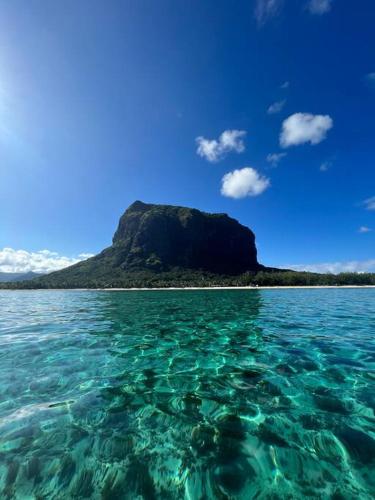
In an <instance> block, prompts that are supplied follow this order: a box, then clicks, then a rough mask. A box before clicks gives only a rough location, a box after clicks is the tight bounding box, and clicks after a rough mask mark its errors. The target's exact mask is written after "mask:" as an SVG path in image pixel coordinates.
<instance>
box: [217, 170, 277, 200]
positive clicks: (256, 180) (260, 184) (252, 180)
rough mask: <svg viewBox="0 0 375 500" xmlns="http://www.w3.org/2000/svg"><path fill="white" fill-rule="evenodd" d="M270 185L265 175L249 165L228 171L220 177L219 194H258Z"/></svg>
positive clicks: (231, 195)
mask: <svg viewBox="0 0 375 500" xmlns="http://www.w3.org/2000/svg"><path fill="white" fill-rule="evenodd" d="M269 185H270V180H269V179H267V177H263V176H261V175H259V173H258V172H257V171H256V170H255V169H254V168H251V167H245V168H242V169H240V170H233V172H228V173H227V174H225V175H224V177H223V178H222V186H221V194H222V195H223V196H228V197H229V198H236V199H239V198H245V197H246V196H258V195H259V194H261V193H263V191H265V190H266V189H267V188H268V187H269Z"/></svg>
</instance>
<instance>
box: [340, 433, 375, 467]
mask: <svg viewBox="0 0 375 500" xmlns="http://www.w3.org/2000/svg"><path fill="white" fill-rule="evenodd" d="M335 434H336V436H337V437H338V438H339V439H340V441H341V442H342V443H343V444H344V445H345V447H346V449H347V450H348V452H349V454H350V456H351V457H352V458H353V459H354V460H358V461H360V462H362V463H363V464H364V465H369V464H371V463H373V462H375V439H373V438H372V437H371V436H369V435H368V434H366V433H365V432H363V431H359V430H357V429H353V427H349V426H348V425H344V426H343V427H340V428H339V429H338V430H337V431H336V433H335Z"/></svg>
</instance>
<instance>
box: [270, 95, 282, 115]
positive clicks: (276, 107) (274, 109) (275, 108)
mask: <svg viewBox="0 0 375 500" xmlns="http://www.w3.org/2000/svg"><path fill="white" fill-rule="evenodd" d="M285 103H286V99H283V100H282V101H276V102H274V103H273V104H271V106H270V107H269V108H268V109H267V113H268V114H269V115H275V114H276V113H280V111H281V110H282V109H283V107H284V106H285Z"/></svg>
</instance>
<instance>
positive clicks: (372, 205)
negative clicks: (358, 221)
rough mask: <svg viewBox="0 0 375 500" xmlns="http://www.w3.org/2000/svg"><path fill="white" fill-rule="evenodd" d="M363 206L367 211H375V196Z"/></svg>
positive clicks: (368, 199)
mask: <svg viewBox="0 0 375 500" xmlns="http://www.w3.org/2000/svg"><path fill="white" fill-rule="evenodd" d="M363 205H364V207H365V208H366V210H375V196H371V198H367V200H365V201H364V202H363Z"/></svg>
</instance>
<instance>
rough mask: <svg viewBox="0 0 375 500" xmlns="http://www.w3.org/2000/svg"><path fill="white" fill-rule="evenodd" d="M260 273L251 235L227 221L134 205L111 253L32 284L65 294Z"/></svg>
mask: <svg viewBox="0 0 375 500" xmlns="http://www.w3.org/2000/svg"><path fill="white" fill-rule="evenodd" d="M262 269H265V268H264V267H263V266H262V265H260V264H259V263H258V260H257V249H256V246H255V236H254V233H253V232H252V231H251V230H250V229H249V228H247V227H245V226H243V225H241V224H240V223H239V222H237V221H236V220H235V219H232V218H231V217H229V216H228V215H226V214H209V213H205V212H201V211H200V210H196V209H194V208H186V207H178V206H172V205H154V204H147V203H142V202H141V201H136V202H134V203H133V204H132V205H130V206H129V208H128V209H127V210H126V211H125V213H124V214H123V215H122V217H121V218H120V221H119V224H118V228H117V230H116V232H115V234H114V236H113V241H112V245H111V246H110V247H108V248H106V249H105V250H103V251H102V252H101V253H100V254H98V255H96V256H95V257H92V258H90V259H87V260H85V261H83V262H79V263H78V264H75V265H73V266H70V267H68V268H65V269H62V270H61V271H56V272H53V273H50V274H48V275H47V276H43V277H39V278H38V279H36V280H34V281H33V283H35V285H37V286H42V287H64V288H65V287H93V286H98V287H101V286H126V285H129V284H133V283H146V282H149V281H150V280H152V281H154V282H155V281H158V282H160V281H162V282H164V283H167V284H168V283H176V284H181V283H183V282H192V281H194V282H197V281H198V282H199V281H200V280H201V279H210V277H211V278H212V277H217V276H239V275H241V274H243V273H253V274H254V273H256V272H258V271H260V270H262Z"/></svg>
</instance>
